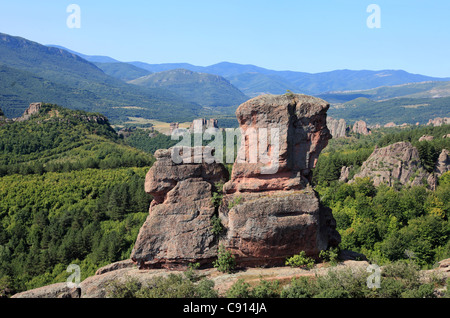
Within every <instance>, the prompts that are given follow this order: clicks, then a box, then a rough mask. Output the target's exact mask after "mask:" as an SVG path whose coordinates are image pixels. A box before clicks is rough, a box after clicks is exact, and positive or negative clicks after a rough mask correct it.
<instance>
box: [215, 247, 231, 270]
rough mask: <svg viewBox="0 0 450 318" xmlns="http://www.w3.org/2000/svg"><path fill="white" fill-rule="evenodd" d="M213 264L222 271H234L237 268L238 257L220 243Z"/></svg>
mask: <svg viewBox="0 0 450 318" xmlns="http://www.w3.org/2000/svg"><path fill="white" fill-rule="evenodd" d="M213 266H214V267H215V268H217V270H218V271H220V272H223V273H232V272H233V271H234V269H235V268H236V259H235V257H234V255H233V254H231V252H230V251H227V250H226V249H225V248H224V247H223V245H220V246H219V253H218V256H217V260H216V261H214V262H213Z"/></svg>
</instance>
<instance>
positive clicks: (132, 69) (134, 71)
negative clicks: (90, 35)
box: [94, 62, 152, 82]
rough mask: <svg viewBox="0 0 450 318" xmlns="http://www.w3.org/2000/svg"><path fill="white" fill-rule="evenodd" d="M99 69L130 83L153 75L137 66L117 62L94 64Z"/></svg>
mask: <svg viewBox="0 0 450 318" xmlns="http://www.w3.org/2000/svg"><path fill="white" fill-rule="evenodd" d="M94 64H95V65H96V66H97V67H98V68H99V69H101V70H102V71H103V72H105V74H107V75H109V76H112V77H115V78H118V79H120V80H122V81H124V82H128V81H131V80H134V79H137V78H139V77H143V76H146V75H150V74H152V72H150V71H147V70H144V69H142V68H139V67H137V66H134V65H131V64H128V63H122V62H115V63H98V62H96V63H94Z"/></svg>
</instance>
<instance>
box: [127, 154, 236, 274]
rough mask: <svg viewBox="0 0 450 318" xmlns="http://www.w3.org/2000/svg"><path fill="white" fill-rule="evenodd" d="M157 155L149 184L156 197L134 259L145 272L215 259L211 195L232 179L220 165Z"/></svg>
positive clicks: (147, 181) (134, 253) (136, 246)
mask: <svg viewBox="0 0 450 318" xmlns="http://www.w3.org/2000/svg"><path fill="white" fill-rule="evenodd" d="M192 153H194V150H193V151H192ZM155 157H156V159H157V161H156V163H155V164H154V165H153V167H152V168H151V169H150V171H149V172H148V174H147V176H146V181H145V190H146V192H147V193H150V194H152V195H153V197H154V199H153V201H152V203H151V206H150V213H149V216H148V217H147V220H146V221H145V223H144V225H143V226H142V228H141V229H140V232H139V235H138V238H137V240H136V243H135V246H134V248H133V251H132V254H131V259H132V260H133V261H134V262H136V263H137V264H138V265H139V266H140V267H141V268H143V267H144V268H145V267H172V266H177V265H179V264H184V265H186V264H188V263H192V262H199V263H204V262H207V261H210V260H211V259H212V258H214V257H215V256H216V255H217V239H216V237H215V235H214V234H213V232H212V225H211V218H212V217H213V216H214V215H215V213H216V209H215V207H214V205H213V203H212V200H211V197H212V191H213V187H214V184H215V183H220V182H221V183H223V182H225V181H226V180H227V179H228V171H227V170H226V169H225V167H224V166H223V165H222V164H218V163H211V164H207V163H204V162H202V161H200V162H201V163H195V162H196V160H195V158H193V157H192V163H179V164H177V163H175V162H174V161H173V160H172V155H171V150H158V151H157V152H156V153H155Z"/></svg>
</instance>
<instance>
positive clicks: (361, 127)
mask: <svg viewBox="0 0 450 318" xmlns="http://www.w3.org/2000/svg"><path fill="white" fill-rule="evenodd" d="M352 131H353V132H354V133H355V134H361V135H369V134H371V131H370V130H369V128H367V124H366V122H365V121H364V120H358V121H357V122H355V124H354V125H353V129H352Z"/></svg>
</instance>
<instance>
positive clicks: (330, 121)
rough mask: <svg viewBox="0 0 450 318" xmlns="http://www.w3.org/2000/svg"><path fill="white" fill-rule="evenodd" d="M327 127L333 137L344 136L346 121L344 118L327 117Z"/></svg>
mask: <svg viewBox="0 0 450 318" xmlns="http://www.w3.org/2000/svg"><path fill="white" fill-rule="evenodd" d="M327 127H328V129H329V130H330V133H331V135H332V136H333V138H342V137H345V133H346V131H347V123H346V122H345V119H339V120H338V119H334V118H332V117H327Z"/></svg>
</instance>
